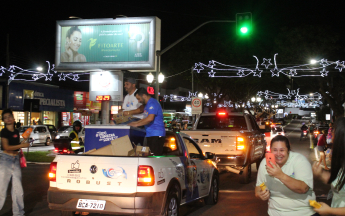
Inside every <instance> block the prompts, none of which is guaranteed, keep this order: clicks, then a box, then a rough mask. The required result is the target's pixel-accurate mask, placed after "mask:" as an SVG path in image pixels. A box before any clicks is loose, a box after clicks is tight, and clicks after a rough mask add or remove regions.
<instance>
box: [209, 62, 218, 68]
mask: <svg viewBox="0 0 345 216" xmlns="http://www.w3.org/2000/svg"><path fill="white" fill-rule="evenodd" d="M214 66H216V64H215V63H214V61H213V60H212V61H209V62H208V65H207V67H210V68H213V67H214Z"/></svg>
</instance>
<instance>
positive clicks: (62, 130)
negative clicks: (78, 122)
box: [58, 126, 73, 133]
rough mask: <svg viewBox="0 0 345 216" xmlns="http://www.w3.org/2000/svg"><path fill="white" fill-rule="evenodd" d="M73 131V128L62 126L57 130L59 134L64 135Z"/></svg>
mask: <svg viewBox="0 0 345 216" xmlns="http://www.w3.org/2000/svg"><path fill="white" fill-rule="evenodd" d="M72 130H73V127H71V126H64V127H61V128H59V130H58V132H59V133H66V132H71V131H72Z"/></svg>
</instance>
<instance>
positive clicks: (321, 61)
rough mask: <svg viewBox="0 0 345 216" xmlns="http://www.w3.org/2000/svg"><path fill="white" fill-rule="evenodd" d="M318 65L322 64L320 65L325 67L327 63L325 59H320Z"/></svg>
mask: <svg viewBox="0 0 345 216" xmlns="http://www.w3.org/2000/svg"><path fill="white" fill-rule="evenodd" d="M320 65H322V67H327V66H328V65H329V64H328V62H327V59H321V60H320Z"/></svg>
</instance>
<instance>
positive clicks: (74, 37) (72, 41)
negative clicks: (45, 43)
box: [67, 31, 81, 52]
mask: <svg viewBox="0 0 345 216" xmlns="http://www.w3.org/2000/svg"><path fill="white" fill-rule="evenodd" d="M68 39H69V41H68V42H69V48H71V49H72V50H73V51H75V52H78V49H79V47H80V45H81V33H80V32H79V31H74V32H73V34H71V37H70V38H67V40H68Z"/></svg>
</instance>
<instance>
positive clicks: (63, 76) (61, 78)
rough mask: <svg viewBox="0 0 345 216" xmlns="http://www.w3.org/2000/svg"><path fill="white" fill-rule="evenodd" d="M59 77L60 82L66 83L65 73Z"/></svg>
mask: <svg viewBox="0 0 345 216" xmlns="http://www.w3.org/2000/svg"><path fill="white" fill-rule="evenodd" d="M58 77H59V81H61V80H63V81H66V76H65V74H64V73H60V74H59V75H58Z"/></svg>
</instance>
